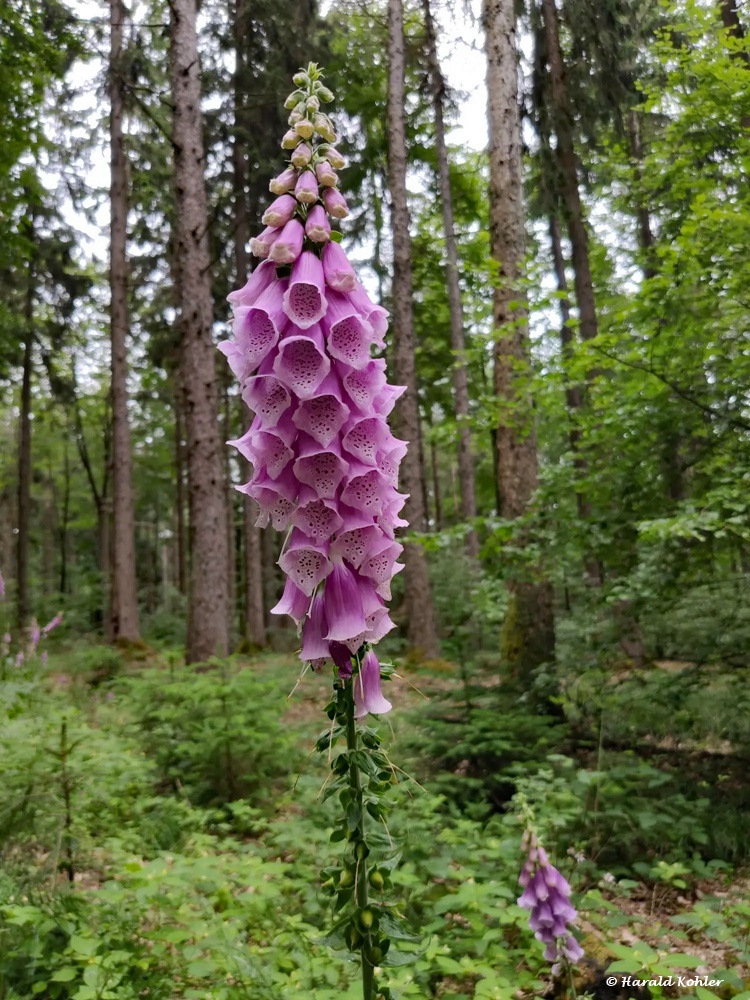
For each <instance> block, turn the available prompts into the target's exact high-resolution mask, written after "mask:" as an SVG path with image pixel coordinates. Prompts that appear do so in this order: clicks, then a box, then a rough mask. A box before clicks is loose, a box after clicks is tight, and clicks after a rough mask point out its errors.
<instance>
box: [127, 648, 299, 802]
mask: <svg viewBox="0 0 750 1000" xmlns="http://www.w3.org/2000/svg"><path fill="white" fill-rule="evenodd" d="M198 669H205V670H206V671H207V672H205V673H199V672H198ZM198 669H196V668H195V667H183V668H180V669H177V670H173V671H170V672H167V671H165V670H148V671H145V672H143V673H141V674H139V675H138V676H136V677H133V678H129V679H128V680H127V681H125V682H124V683H125V685H126V687H127V692H128V697H129V700H130V703H131V709H132V713H133V716H134V718H135V720H136V725H137V726H138V728H139V729H140V731H141V738H142V741H143V746H144V749H145V751H146V753H147V754H148V755H149V756H151V757H152V758H153V760H154V762H155V764H156V768H157V771H158V774H159V778H160V782H161V785H162V787H166V788H170V789H172V790H175V791H179V792H180V793H181V794H184V795H186V796H187V797H188V799H189V800H190V801H191V802H192V803H193V804H195V805H199V806H225V805H226V804H227V803H230V802H235V801H237V800H239V799H243V800H245V801H246V802H247V803H248V804H249V805H250V806H252V807H256V808H264V809H267V808H268V806H269V805H270V804H271V803H272V802H273V795H272V794H271V793H270V790H271V789H273V788H278V787H279V785H280V784H281V783H282V779H287V778H288V776H289V775H290V774H293V773H295V770H296V769H297V767H298V765H299V756H298V754H297V752H296V748H295V743H294V740H293V738H292V737H291V736H290V734H289V732H288V730H287V729H285V728H284V727H282V726H281V724H280V721H279V720H280V716H281V713H282V711H283V707H284V704H285V702H284V696H283V694H281V693H280V692H279V689H278V686H275V685H274V684H272V683H269V682H268V681H266V680H263V679H262V678H261V677H259V676H258V675H257V674H256V673H254V672H253V671H252V670H241V669H238V668H237V667H236V666H234V665H232V664H230V663H227V662H224V663H221V662H218V661H216V662H215V663H213V664H212V665H210V666H208V667H206V668H198Z"/></svg>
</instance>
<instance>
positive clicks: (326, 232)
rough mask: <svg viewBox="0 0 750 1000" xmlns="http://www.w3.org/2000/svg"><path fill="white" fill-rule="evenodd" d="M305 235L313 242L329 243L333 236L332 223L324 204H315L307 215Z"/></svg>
mask: <svg viewBox="0 0 750 1000" xmlns="http://www.w3.org/2000/svg"><path fill="white" fill-rule="evenodd" d="M305 235H306V236H307V238H308V240H312V242H313V243H327V242H328V241H329V240H330V238H331V223H330V222H329V221H328V216H327V215H326V210H325V209H324V208H323V206H322V205H314V206H313V207H312V208H311V209H310V211H309V212H308V215H307V221H306V222H305Z"/></svg>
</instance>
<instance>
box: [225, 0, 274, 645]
mask: <svg viewBox="0 0 750 1000" xmlns="http://www.w3.org/2000/svg"><path fill="white" fill-rule="evenodd" d="M247 14H248V11H247V4H246V0H237V2H236V6H235V11H234V43H235V65H236V69H235V77H234V144H233V146H232V167H233V173H234V218H235V230H234V270H235V277H236V280H237V287H240V286H241V285H243V284H244V283H245V281H246V279H247V265H248V261H247V249H246V248H247V241H248V238H249V236H250V228H249V224H250V223H249V216H248V206H247V173H248V171H247V154H246V152H245V143H246V141H247V124H246V114H245V104H244V101H243V81H244V77H245V71H246V65H245V57H244V49H243V42H244V40H245V35H246V29H247ZM240 411H241V413H242V419H243V420H244V419H246V414H247V410H246V409H245V405H244V403H243V402H242V400H240ZM240 462H242V459H241V458H240ZM247 471H248V475H249V474H250V473H251V471H252V465H251V463H249V462H248V463H247ZM257 517H258V505H257V502H256V501H255V500H253V498H252V497H249V496H245V495H243V498H242V536H243V542H244V563H245V565H244V574H243V576H244V580H245V594H244V598H245V600H244V615H243V618H244V625H245V638H246V639H247V640H248V642H250V643H252V645H253V646H257V647H259V648H262V647H263V646H265V645H266V613H265V606H264V602H263V546H262V544H261V538H260V531H261V529H260V528H257V527H256V526H255V522H256V520H257Z"/></svg>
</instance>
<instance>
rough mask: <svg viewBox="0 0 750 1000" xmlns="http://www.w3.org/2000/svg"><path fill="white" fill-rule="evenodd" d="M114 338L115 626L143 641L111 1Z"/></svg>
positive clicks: (119, 635)
mask: <svg viewBox="0 0 750 1000" xmlns="http://www.w3.org/2000/svg"><path fill="white" fill-rule="evenodd" d="M109 9H110V57H109V96H110V154H111V159H110V165H111V182H110V266H109V287H110V338H111V348H112V360H111V364H112V386H111V392H112V537H111V553H112V560H111V571H112V584H111V587H112V590H111V593H112V599H111V603H110V628H111V635H112V638H113V639H114V640H115V641H118V640H120V641H123V642H137V641H138V640H139V639H140V630H139V626H138V583H137V578H136V569H135V515H134V509H133V508H134V504H133V476H132V455H131V443H130V422H129V419H128V386H127V376H128V361H127V337H128V261H127V224H128V177H127V160H126V157H125V146H124V139H123V109H124V90H125V87H124V84H123V80H122V77H121V75H120V64H121V60H122V39H123V22H124V20H125V6H124V4H123V3H122V0H111V2H110V7H109Z"/></svg>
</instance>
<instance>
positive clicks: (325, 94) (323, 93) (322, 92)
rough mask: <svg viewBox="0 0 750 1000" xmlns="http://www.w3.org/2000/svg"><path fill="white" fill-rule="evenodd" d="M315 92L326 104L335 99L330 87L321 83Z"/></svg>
mask: <svg viewBox="0 0 750 1000" xmlns="http://www.w3.org/2000/svg"><path fill="white" fill-rule="evenodd" d="M315 92H316V94H317V95H318V97H319V98H320V99H321V101H323V102H324V103H325V104H328V103H330V102H331V101H332V100H333V93H332V92H331V91H330V90H329V89H328V87H323V86H322V85H321V86H319V87H317V88H316V91H315Z"/></svg>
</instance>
